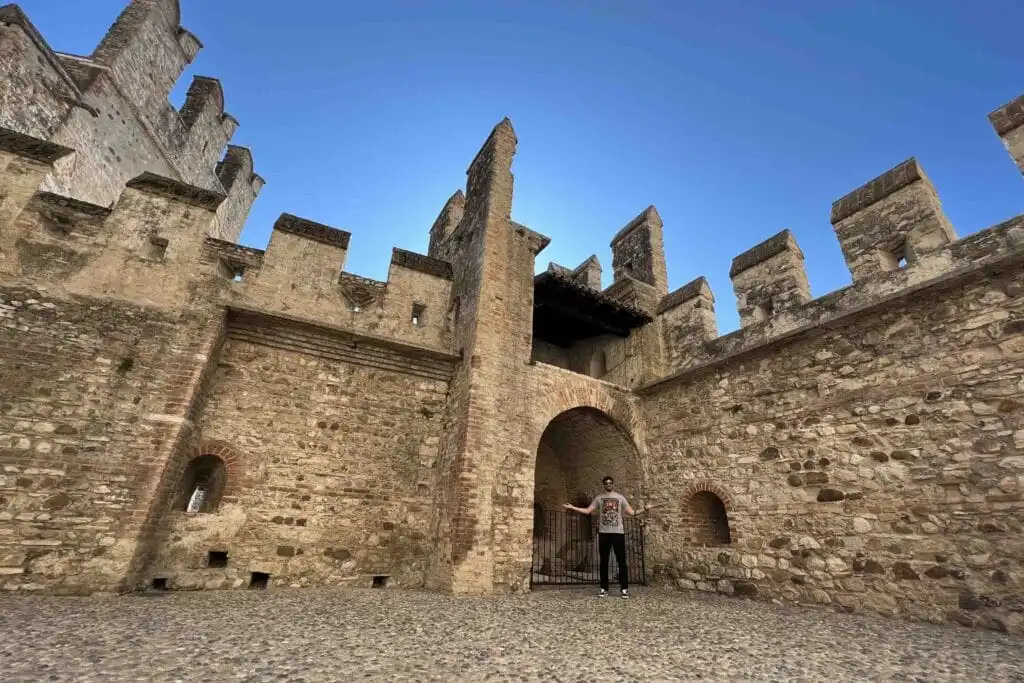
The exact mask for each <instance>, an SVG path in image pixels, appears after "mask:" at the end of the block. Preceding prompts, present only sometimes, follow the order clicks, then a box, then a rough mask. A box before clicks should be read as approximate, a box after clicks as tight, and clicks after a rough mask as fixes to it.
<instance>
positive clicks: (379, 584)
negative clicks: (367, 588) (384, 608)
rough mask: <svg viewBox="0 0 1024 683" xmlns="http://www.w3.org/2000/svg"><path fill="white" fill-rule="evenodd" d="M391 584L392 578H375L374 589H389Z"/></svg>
mask: <svg viewBox="0 0 1024 683" xmlns="http://www.w3.org/2000/svg"><path fill="white" fill-rule="evenodd" d="M389 583H391V577H390V576H375V577H373V584H372V586H373V587H374V588H387V586H388V584H389Z"/></svg>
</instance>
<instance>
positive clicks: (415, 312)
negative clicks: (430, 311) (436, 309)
mask: <svg viewBox="0 0 1024 683" xmlns="http://www.w3.org/2000/svg"><path fill="white" fill-rule="evenodd" d="M426 312H427V307H426V306H424V305H423V304H413V305H412V324H413V327H422V326H423V324H424V323H425V322H426V320H425V319H424V315H425V314H426Z"/></svg>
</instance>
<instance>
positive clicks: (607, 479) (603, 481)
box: [601, 477, 615, 484]
mask: <svg viewBox="0 0 1024 683" xmlns="http://www.w3.org/2000/svg"><path fill="white" fill-rule="evenodd" d="M606 481H610V482H611V483H613V484H614V483H615V480H614V479H612V478H611V477H605V478H604V479H602V480H601V483H602V484H603V483H605V482H606Z"/></svg>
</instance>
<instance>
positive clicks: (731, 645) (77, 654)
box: [0, 589, 1024, 683]
mask: <svg viewBox="0 0 1024 683" xmlns="http://www.w3.org/2000/svg"><path fill="white" fill-rule="evenodd" d="M1022 644H1024V643H1022V641H1021V640H1020V639H1018V638H1013V637H1010V636H1005V635H1002V634H998V633H993V632H983V631H971V630H967V629H962V628H958V627H952V626H933V625H928V624H911V623H905V622H901V621H897V620H892V619H884V618H882V617H874V616H867V615H846V614H837V613H834V612H831V611H827V610H816V609H799V608H783V607H775V606H772V605H770V604H765V603H758V602H752V601H744V600H737V599H730V598H722V597H717V596H701V595H693V594H677V593H661V592H655V591H644V590H643V589H638V590H637V594H636V596H635V597H634V598H632V599H631V600H628V601H627V600H621V599H619V598H617V597H612V598H606V599H598V598H597V597H596V596H594V594H593V592H592V591H590V590H586V591H583V590H561V591H543V592H536V593H533V594H530V595H528V596H518V597H500V598H476V599H465V598H452V597H450V596H444V595H438V594H432V593H425V592H419V591H400V590H392V589H383V590H380V589H378V590H373V589H368V590H282V591H274V590H271V591H225V592H205V593H164V594H158V595H156V596H151V597H148V596H141V595H135V596H125V597H119V598H115V597H102V598H96V597H93V598H48V597H20V596H17V597H16V596H5V597H2V598H0V681H5V682H10V681H48V680H49V681H105V682H106V681H139V680H153V681H218V682H219V681H343V680H347V679H353V680H361V681H362V680H379V681H407V680H408V681H412V680H416V681H420V680H423V681H425V680H437V681H453V680H459V681H485V680H493V681H542V680H543V681H612V680H630V681H644V680H658V681H674V680H698V679H703V680H714V681H725V680H728V681H742V680H757V681H761V680H765V681H767V680H787V681H789V680H803V681H815V682H817V681H830V682H831V681H840V680H859V681H866V680H870V681H888V680H898V681H940V680H958V681H986V683H993V682H994V681H1014V680H1016V681H1022V680H1024V662H1022V659H1024V658H1022V656H1021V651H1022Z"/></svg>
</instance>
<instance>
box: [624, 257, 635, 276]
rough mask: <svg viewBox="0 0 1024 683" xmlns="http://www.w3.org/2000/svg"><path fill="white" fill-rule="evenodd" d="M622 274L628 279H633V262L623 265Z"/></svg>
mask: <svg viewBox="0 0 1024 683" xmlns="http://www.w3.org/2000/svg"><path fill="white" fill-rule="evenodd" d="M622 273H623V274H624V275H625V276H626V277H633V262H632V261H626V262H625V263H624V264H622Z"/></svg>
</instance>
